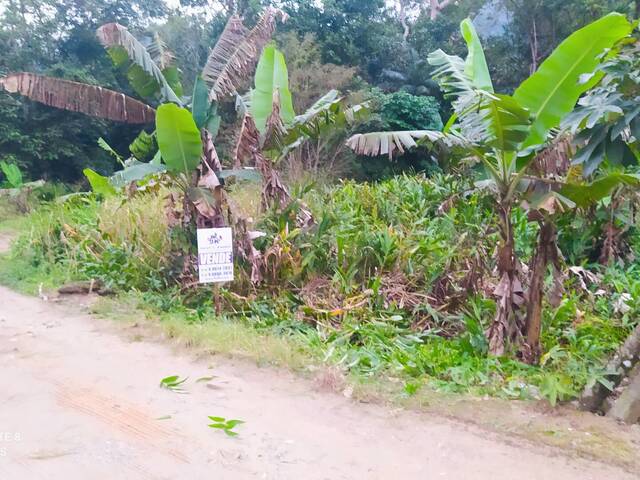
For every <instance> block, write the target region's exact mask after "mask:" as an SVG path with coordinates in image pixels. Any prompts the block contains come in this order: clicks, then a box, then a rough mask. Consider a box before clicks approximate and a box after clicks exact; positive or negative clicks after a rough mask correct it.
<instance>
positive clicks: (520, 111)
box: [481, 95, 531, 152]
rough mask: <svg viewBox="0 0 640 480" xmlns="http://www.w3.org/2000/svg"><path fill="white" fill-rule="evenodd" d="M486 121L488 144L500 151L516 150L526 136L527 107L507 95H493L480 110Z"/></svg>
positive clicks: (528, 121)
mask: <svg viewBox="0 0 640 480" xmlns="http://www.w3.org/2000/svg"><path fill="white" fill-rule="evenodd" d="M481 117H482V121H484V122H486V126H487V131H488V133H489V135H488V136H487V137H488V138H489V144H490V145H491V146H493V147H495V148H497V149H499V150H502V151H511V152H513V151H516V150H517V149H518V146H519V145H520V144H521V143H522V142H523V141H524V140H525V139H526V138H527V134H528V133H529V126H530V124H531V121H530V115H529V112H528V110H527V109H525V108H522V106H521V105H520V104H519V103H518V102H516V101H515V100H514V99H513V97H510V96H508V95H495V98H494V99H490V100H488V101H487V103H486V105H483V107H482V111H481Z"/></svg>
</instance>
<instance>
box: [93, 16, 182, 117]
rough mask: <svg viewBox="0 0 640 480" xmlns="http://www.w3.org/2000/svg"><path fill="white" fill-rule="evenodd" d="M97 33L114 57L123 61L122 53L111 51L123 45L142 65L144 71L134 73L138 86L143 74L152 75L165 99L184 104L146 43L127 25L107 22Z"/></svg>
mask: <svg viewBox="0 0 640 480" xmlns="http://www.w3.org/2000/svg"><path fill="white" fill-rule="evenodd" d="M96 33H97V36H98V39H99V40H100V43H102V45H104V47H105V48H107V49H108V50H109V53H110V55H111V57H112V59H114V60H116V61H121V53H111V49H112V48H113V47H122V48H123V49H124V50H125V51H126V52H127V55H128V57H129V59H130V60H131V62H133V63H134V64H135V65H137V66H139V67H140V69H141V70H142V73H140V71H138V72H137V73H135V74H134V75H135V78H136V79H137V81H138V82H139V83H138V87H141V86H142V85H143V80H142V74H145V75H147V76H150V77H151V78H152V79H153V80H154V81H155V82H157V84H158V85H159V86H160V91H161V93H162V96H163V98H164V99H166V100H167V101H169V102H175V103H177V104H178V105H182V102H181V101H180V98H178V96H177V95H176V93H175V92H174V90H173V89H172V88H171V86H170V85H169V82H167V79H166V78H165V77H164V75H163V74H162V71H161V70H160V67H158V65H156V63H155V62H154V61H153V58H152V57H151V55H150V54H149V52H148V51H147V49H146V48H145V47H144V45H142V43H140V42H139V41H138V39H136V38H135V37H134V36H133V35H132V34H131V33H130V32H129V30H127V28H126V27H124V26H122V25H119V24H117V23H107V24H105V25H103V26H101V27H100V28H99V29H98V31H97V32H96ZM116 52H117V50H116ZM130 71H131V70H130ZM133 71H135V69H133ZM148 82H149V81H147V83H148ZM134 88H135V87H134Z"/></svg>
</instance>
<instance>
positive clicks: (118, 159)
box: [98, 137, 124, 165]
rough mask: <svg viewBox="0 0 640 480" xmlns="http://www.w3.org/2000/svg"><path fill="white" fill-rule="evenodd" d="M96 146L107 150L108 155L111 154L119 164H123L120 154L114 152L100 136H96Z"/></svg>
mask: <svg viewBox="0 0 640 480" xmlns="http://www.w3.org/2000/svg"><path fill="white" fill-rule="evenodd" d="M98 146H99V147H100V148H101V149H103V150H104V151H105V152H107V153H108V154H109V155H111V156H112V157H113V158H115V159H116V160H117V161H118V163H119V164H120V165H124V160H123V159H122V157H121V156H120V154H119V153H118V152H116V151H115V150H114V149H113V148H111V145H109V144H108V143H107V141H106V140H105V139H104V138H102V137H100V138H98Z"/></svg>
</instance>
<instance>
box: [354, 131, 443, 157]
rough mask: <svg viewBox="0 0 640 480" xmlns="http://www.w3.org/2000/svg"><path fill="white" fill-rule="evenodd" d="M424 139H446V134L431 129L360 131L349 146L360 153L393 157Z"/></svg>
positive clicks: (433, 140) (432, 140)
mask: <svg viewBox="0 0 640 480" xmlns="http://www.w3.org/2000/svg"><path fill="white" fill-rule="evenodd" d="M422 139H426V140H429V141H431V142H435V141H437V140H444V139H445V135H444V134H443V133H442V132H435V131H430V130H412V131H398V132H372V133H360V134H358V135H354V136H353V137H351V138H350V139H349V140H347V146H348V147H349V148H351V149H352V150H353V151H354V152H355V153H357V154H358V155H367V156H370V157H375V156H378V155H388V156H389V159H392V158H393V155H394V153H396V152H397V153H399V154H403V153H404V152H405V151H406V150H410V149H412V148H414V147H416V146H417V145H418V142H417V141H420V140H422Z"/></svg>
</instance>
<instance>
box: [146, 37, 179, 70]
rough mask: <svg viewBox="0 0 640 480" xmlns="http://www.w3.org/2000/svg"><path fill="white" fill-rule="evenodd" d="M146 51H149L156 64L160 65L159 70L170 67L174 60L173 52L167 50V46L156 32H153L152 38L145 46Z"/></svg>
mask: <svg viewBox="0 0 640 480" xmlns="http://www.w3.org/2000/svg"><path fill="white" fill-rule="evenodd" d="M147 52H149V55H151V58H152V59H153V61H154V62H155V63H156V65H158V67H160V70H164V69H165V68H169V67H171V66H172V65H173V62H174V60H175V56H174V55H173V52H171V50H169V47H168V46H167V44H166V43H164V40H162V37H160V35H159V34H158V32H155V33H154V34H153V38H152V39H151V42H150V43H149V45H148V46H147Z"/></svg>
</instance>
